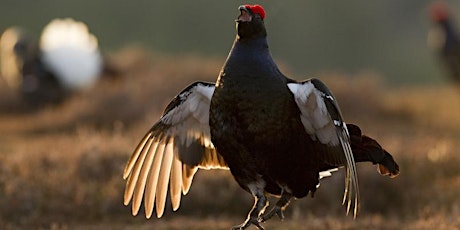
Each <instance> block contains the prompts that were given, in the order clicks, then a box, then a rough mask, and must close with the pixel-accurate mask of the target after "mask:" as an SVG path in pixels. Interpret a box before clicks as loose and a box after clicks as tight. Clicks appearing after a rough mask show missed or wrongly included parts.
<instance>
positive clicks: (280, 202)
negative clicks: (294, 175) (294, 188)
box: [259, 191, 292, 222]
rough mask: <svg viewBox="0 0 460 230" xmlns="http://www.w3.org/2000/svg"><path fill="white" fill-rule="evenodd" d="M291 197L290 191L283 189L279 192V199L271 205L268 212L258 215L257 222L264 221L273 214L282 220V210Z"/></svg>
mask: <svg viewBox="0 0 460 230" xmlns="http://www.w3.org/2000/svg"><path fill="white" fill-rule="evenodd" d="M291 198H292V194H291V193H288V192H286V191H283V193H282V194H281V197H280V199H279V200H278V202H276V205H275V207H273V208H272V209H271V210H270V211H269V212H267V213H265V214H263V215H262V216H261V217H260V219H259V222H265V221H267V220H268V219H270V218H272V217H273V216H274V215H275V214H276V215H277V216H278V217H279V218H280V219H281V220H283V219H284V213H283V212H284V210H285V209H286V207H287V206H288V205H289V202H290V201H291Z"/></svg>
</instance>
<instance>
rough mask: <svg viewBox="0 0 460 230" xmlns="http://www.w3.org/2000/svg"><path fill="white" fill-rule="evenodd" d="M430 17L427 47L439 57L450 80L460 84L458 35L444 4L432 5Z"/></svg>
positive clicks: (459, 38) (459, 41) (459, 43)
mask: <svg viewBox="0 0 460 230" xmlns="http://www.w3.org/2000/svg"><path fill="white" fill-rule="evenodd" d="M430 17H431V21H432V22H433V27H432V28H431V29H430V31H429V34H428V45H429V46H430V47H431V48H432V49H433V50H434V51H435V52H436V54H437V55H438V56H439V59H440V61H441V62H442V64H443V65H444V67H445V68H446V71H447V74H448V76H449V77H450V79H451V80H452V81H454V82H456V83H458V84H460V37H459V36H460V34H458V32H457V30H456V29H455V25H454V22H453V20H452V18H451V17H450V16H449V12H448V9H447V6H446V4H445V3H443V2H437V3H434V4H432V5H431V6H430Z"/></svg>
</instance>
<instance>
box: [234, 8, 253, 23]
mask: <svg viewBox="0 0 460 230" xmlns="http://www.w3.org/2000/svg"><path fill="white" fill-rule="evenodd" d="M238 10H240V11H241V14H240V16H238V19H236V22H250V21H252V15H251V12H249V10H248V9H247V8H246V7H245V6H244V5H243V6H240V7H238Z"/></svg>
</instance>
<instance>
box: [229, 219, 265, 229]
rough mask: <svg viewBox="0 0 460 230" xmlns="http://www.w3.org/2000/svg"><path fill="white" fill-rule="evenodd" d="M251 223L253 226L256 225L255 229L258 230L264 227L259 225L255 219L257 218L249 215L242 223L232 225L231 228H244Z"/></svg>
mask: <svg viewBox="0 0 460 230" xmlns="http://www.w3.org/2000/svg"><path fill="white" fill-rule="evenodd" d="M251 224H253V225H254V226H256V227H257V229H259V230H264V229H265V228H264V227H262V225H260V223H259V221H258V220H257V218H255V217H250V218H248V219H247V220H246V221H245V222H244V223H242V224H240V225H237V226H234V227H233V228H232V230H244V229H246V228H247V227H249V226H251Z"/></svg>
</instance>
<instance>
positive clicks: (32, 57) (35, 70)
mask: <svg viewBox="0 0 460 230" xmlns="http://www.w3.org/2000/svg"><path fill="white" fill-rule="evenodd" d="M0 55H1V57H0V61H1V70H2V72H1V75H2V77H3V78H4V80H5V81H6V83H7V84H8V86H9V87H10V88H12V89H13V90H16V91H18V92H19V93H20V95H21V96H22V98H23V99H24V101H25V102H27V103H28V104H29V106H31V107H40V106H41V105H45V104H53V103H59V102H62V101H63V100H64V99H65V98H66V97H67V96H68V95H70V94H71V93H72V92H74V91H78V90H82V89H85V88H88V87H91V86H93V85H94V84H95V83H96V82H97V80H98V78H99V76H100V74H101V71H102V69H103V67H104V66H103V59H102V56H101V53H100V51H99V48H98V42H97V38H96V37H95V36H94V35H93V34H91V33H90V32H89V30H88V27H87V26H86V25H85V24H84V23H83V22H80V21H76V20H73V19H71V18H65V19H54V20H52V21H51V22H50V23H49V24H47V25H46V26H45V28H44V29H43V31H42V34H41V36H40V40H39V41H35V40H34V39H32V38H31V37H30V36H29V35H28V34H27V33H25V32H24V30H22V29H19V28H17V27H11V28H9V29H7V30H5V31H4V33H3V34H2V37H1V39H0Z"/></svg>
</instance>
